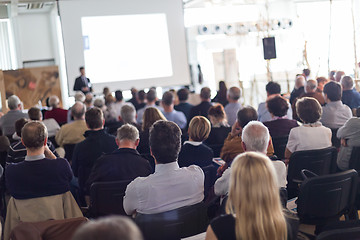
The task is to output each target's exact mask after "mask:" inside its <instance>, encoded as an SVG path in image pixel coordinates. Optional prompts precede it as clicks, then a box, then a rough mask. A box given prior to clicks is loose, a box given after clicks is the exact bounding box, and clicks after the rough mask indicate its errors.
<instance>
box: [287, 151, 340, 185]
mask: <svg viewBox="0 0 360 240" xmlns="http://www.w3.org/2000/svg"><path fill="white" fill-rule="evenodd" d="M336 157H337V151H336V148H335V147H329V148H324V149H319V150H309V151H298V152H294V153H293V154H291V157H290V161H289V168H288V179H287V180H288V187H290V188H292V187H294V186H296V185H297V184H296V183H295V182H296V181H297V180H298V181H301V180H303V178H302V176H301V170H303V169H307V170H309V171H311V172H313V173H316V174H317V175H319V176H321V175H325V174H329V173H333V172H335V169H336ZM294 180H295V181H294Z"/></svg>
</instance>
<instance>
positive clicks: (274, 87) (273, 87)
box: [258, 82, 292, 122]
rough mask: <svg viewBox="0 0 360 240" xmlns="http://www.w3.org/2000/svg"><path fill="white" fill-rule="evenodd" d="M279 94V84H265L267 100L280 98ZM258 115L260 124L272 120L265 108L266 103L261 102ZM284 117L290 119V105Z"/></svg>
mask: <svg viewBox="0 0 360 240" xmlns="http://www.w3.org/2000/svg"><path fill="white" fill-rule="evenodd" d="M280 93H281V87H280V84H278V83H277V82H269V83H268V84H266V94H267V99H271V98H273V97H275V96H280ZM258 115H259V116H258V120H259V121H260V122H268V121H271V119H272V118H271V114H270V113H269V110H268V109H267V107H266V102H262V103H260V104H259V107H258ZM286 115H287V117H288V118H289V119H292V110H291V108H290V104H289V109H288V111H287V113H286Z"/></svg>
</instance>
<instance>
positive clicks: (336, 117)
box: [320, 101, 353, 129]
mask: <svg viewBox="0 0 360 240" xmlns="http://www.w3.org/2000/svg"><path fill="white" fill-rule="evenodd" d="M322 110H323V112H322V115H321V120H320V121H321V123H322V124H323V125H324V126H325V127H328V128H332V129H337V128H340V127H342V126H344V124H345V123H346V121H347V120H349V119H350V118H352V116H353V115H352V112H351V109H350V108H349V107H348V106H346V105H345V104H343V103H342V102H341V101H336V102H329V103H327V104H326V105H325V106H323V107H322Z"/></svg>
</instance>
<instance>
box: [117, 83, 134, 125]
mask: <svg viewBox="0 0 360 240" xmlns="http://www.w3.org/2000/svg"><path fill="white" fill-rule="evenodd" d="M115 98H116V102H115V103H114V105H113V106H114V110H115V112H116V120H117V121H119V120H120V118H121V108H122V107H123V106H125V105H131V106H132V104H131V103H130V102H124V101H123V99H124V98H123V94H122V91H120V90H117V91H115Z"/></svg>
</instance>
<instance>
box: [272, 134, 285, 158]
mask: <svg viewBox="0 0 360 240" xmlns="http://www.w3.org/2000/svg"><path fill="white" fill-rule="evenodd" d="M288 139H289V135H286V136H279V137H273V138H272V144H273V146H274V154H275V155H276V156H277V157H278V158H279V159H285V157H284V153H285V149H286V144H287V142H288Z"/></svg>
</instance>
